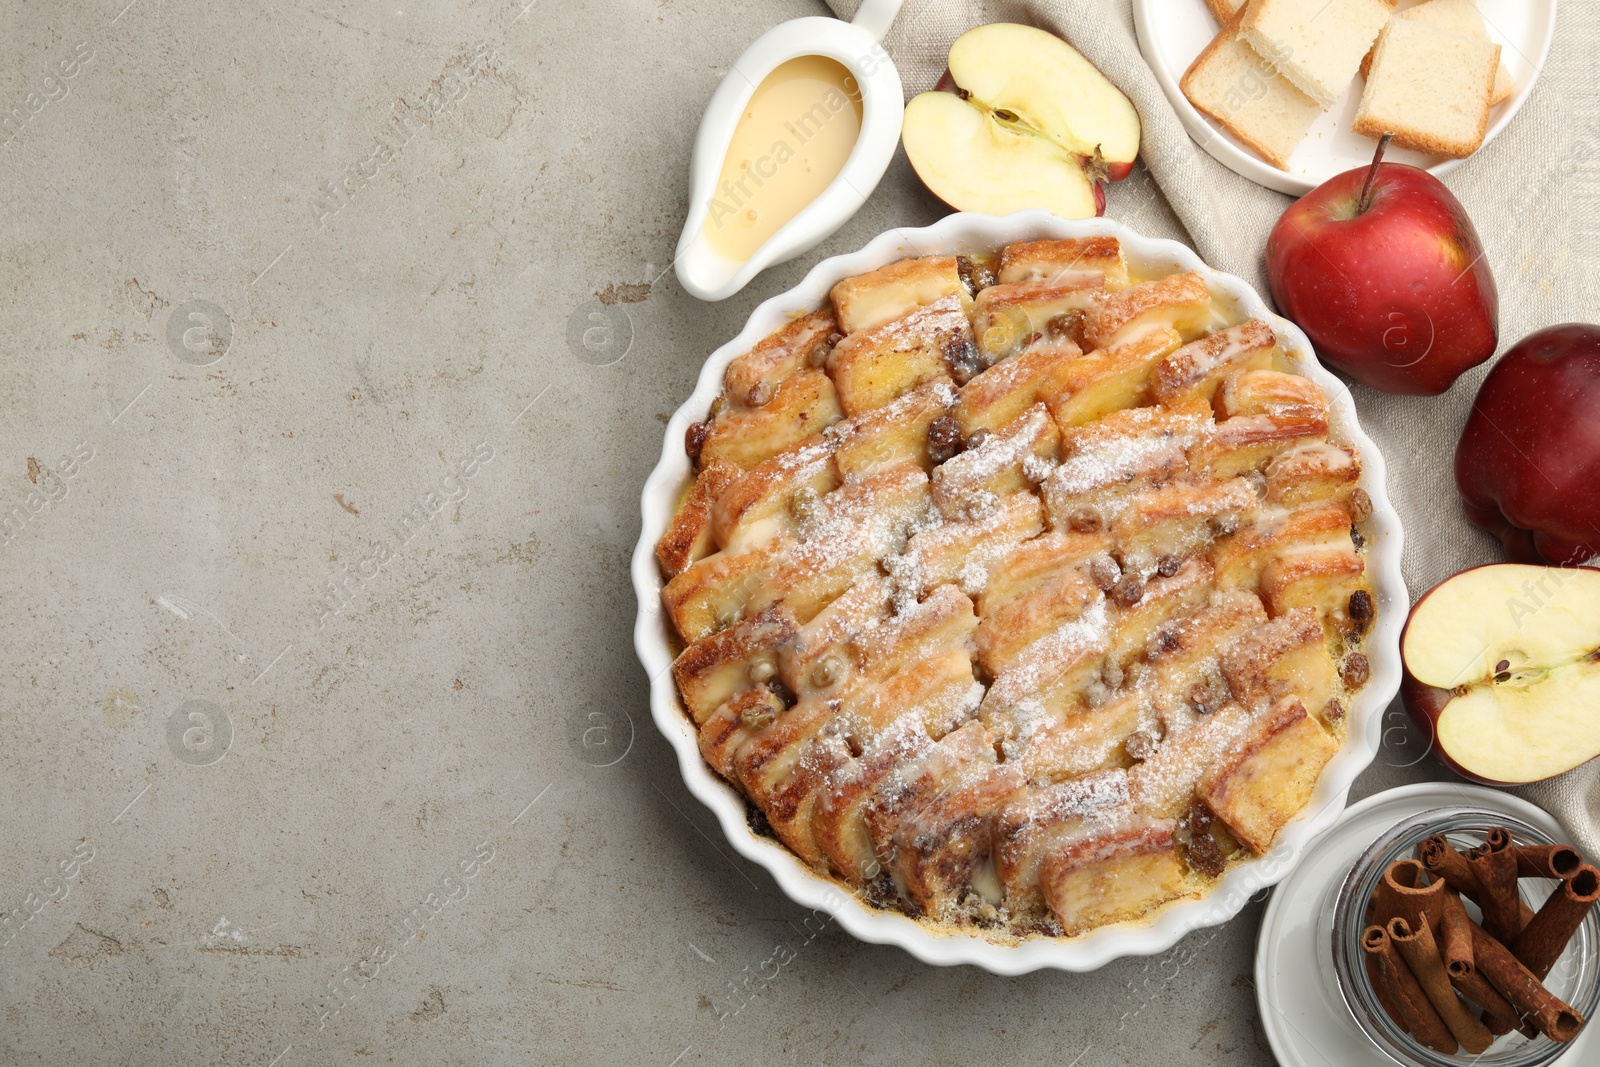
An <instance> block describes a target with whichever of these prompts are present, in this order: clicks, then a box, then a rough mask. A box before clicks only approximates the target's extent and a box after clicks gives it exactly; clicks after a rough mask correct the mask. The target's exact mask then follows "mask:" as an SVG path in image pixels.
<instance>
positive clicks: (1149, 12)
mask: <svg viewBox="0 0 1600 1067" xmlns="http://www.w3.org/2000/svg"><path fill="white" fill-rule="evenodd" d="M1415 3H1416V0H1401V2H1400V4H1399V8H1400V9H1404V8H1408V7H1412V6H1414V5H1415ZM1477 5H1478V13H1479V14H1481V15H1482V16H1483V22H1484V27H1485V29H1487V30H1488V33H1489V39H1490V40H1492V41H1494V42H1495V43H1496V44H1498V45H1499V46H1500V61H1501V63H1502V64H1503V65H1504V66H1505V68H1506V73H1508V74H1509V75H1511V80H1512V82H1513V84H1514V85H1515V91H1514V92H1512V94H1511V98H1510V99H1509V100H1507V101H1506V102H1505V103H1503V104H1501V105H1500V106H1499V107H1496V108H1495V109H1494V110H1493V111H1491V112H1490V113H1489V130H1488V134H1487V135H1486V136H1485V137H1484V140H1483V143H1484V144H1488V143H1489V142H1490V141H1492V140H1494V139H1495V136H1496V135H1497V134H1498V133H1499V132H1500V131H1501V130H1503V129H1505V127H1506V124H1507V123H1509V122H1510V121H1511V119H1512V117H1513V116H1515V115H1516V113H1517V110H1518V109H1519V108H1521V107H1522V102H1523V101H1524V100H1526V99H1527V98H1528V94H1529V93H1530V92H1532V91H1533V83H1534V82H1535V81H1536V80H1537V79H1538V77H1539V71H1540V70H1542V69H1543V68H1544V60H1545V56H1546V55H1548V54H1549V52H1550V42H1551V41H1552V40H1553V39H1554V38H1555V29H1556V0H1477ZM1133 24H1134V28H1135V30H1136V31H1137V32H1138V35H1139V51H1140V52H1141V53H1143V54H1144V59H1145V62H1146V63H1149V64H1150V67H1151V69H1152V70H1154V71H1155V75H1156V80H1157V81H1158V82H1160V83H1161V90H1162V91H1163V92H1164V93H1166V94H1167V99H1168V100H1170V101H1172V106H1173V107H1174V108H1176V109H1177V112H1178V117H1179V118H1180V119H1182V120H1183V125H1184V127H1185V128H1186V129H1188V131H1189V136H1191V137H1193V138H1194V140H1195V143H1196V144H1198V145H1199V146H1200V147H1201V148H1204V149H1205V150H1206V151H1207V152H1209V153H1210V154H1211V155H1212V156H1213V157H1215V158H1216V160H1217V161H1218V162H1220V163H1221V164H1222V165H1223V166H1225V167H1227V168H1228V169H1229V170H1232V171H1234V172H1236V173H1238V174H1242V175H1244V176H1245V177H1246V178H1249V179H1250V180H1251V181H1253V182H1255V183H1256V184H1257V185H1264V186H1266V187H1267V188H1268V189H1276V190H1278V191H1279V192H1280V193H1288V194H1290V195H1291V196H1301V195H1303V194H1305V193H1309V192H1310V191H1311V190H1312V189H1314V188H1316V187H1317V186H1318V185H1321V184H1322V183H1323V182H1325V181H1327V180H1328V179H1329V178H1331V177H1333V176H1334V175H1335V174H1343V173H1344V172H1345V171H1347V170H1353V169H1354V168H1356V167H1364V166H1366V165H1367V164H1368V163H1370V162H1372V150H1373V148H1375V147H1376V142H1374V141H1372V140H1371V139H1369V138H1366V137H1362V136H1361V135H1360V134H1357V133H1354V132H1352V131H1351V129H1350V122H1351V120H1352V119H1354V118H1355V114H1356V105H1357V104H1359V103H1360V102H1361V88H1362V79H1361V76H1360V75H1359V74H1358V75H1356V79H1355V85H1354V86H1353V87H1352V88H1351V89H1350V91H1349V92H1347V93H1346V94H1345V95H1344V96H1343V97H1342V98H1341V99H1340V100H1339V102H1338V103H1336V104H1334V105H1333V107H1331V108H1329V109H1328V110H1327V111H1324V112H1323V113H1322V116H1321V117H1320V118H1318V119H1317V121H1316V122H1315V123H1314V124H1313V125H1312V127H1311V131H1310V132H1309V133H1307V134H1306V139H1305V140H1304V141H1302V142H1300V146H1299V147H1298V148H1296V149H1295V151H1294V154H1293V155H1292V156H1290V157H1289V169H1288V170H1287V171H1282V170H1279V169H1278V168H1277V167H1274V166H1273V165H1272V164H1270V163H1268V162H1266V161H1264V160H1263V159H1262V158H1261V157H1260V156H1258V155H1256V154H1255V153H1254V152H1252V151H1250V150H1249V149H1248V148H1245V147H1244V146H1243V145H1242V144H1240V143H1239V142H1238V141H1236V140H1234V139H1233V136H1232V135H1231V134H1229V133H1228V132H1227V131H1225V130H1223V129H1222V128H1221V127H1220V126H1218V125H1217V124H1216V123H1214V122H1212V121H1211V120H1210V119H1209V118H1207V117H1206V116H1204V115H1202V114H1200V112H1198V111H1196V110H1195V108H1194V105H1193V104H1191V103H1189V100H1188V98H1187V97H1186V96H1184V95H1183V90H1181V89H1179V88H1178V80H1179V79H1180V78H1182V77H1183V72H1184V71H1186V70H1188V69H1189V64H1190V63H1193V62H1194V57H1195V56H1197V55H1199V54H1200V52H1201V50H1202V49H1204V48H1205V46H1206V45H1208V44H1210V43H1211V39H1212V38H1213V37H1215V36H1216V34H1217V22H1216V20H1215V19H1213V18H1212V17H1211V12H1210V11H1208V10H1207V9H1206V5H1205V3H1204V0H1133ZM1384 158H1385V159H1387V160H1388V161H1390V162H1391V163H1410V164H1411V165H1412V166H1416V167H1426V168H1427V169H1428V170H1429V171H1431V172H1433V173H1434V174H1435V175H1441V174H1444V173H1445V172H1446V171H1450V170H1454V169H1455V168H1456V167H1458V166H1460V165H1461V163H1462V162H1463V160H1459V159H1442V158H1440V157H1438V156H1428V155H1424V154H1422V153H1420V152H1408V151H1405V150H1402V149H1398V148H1392V147H1391V148H1390V149H1389V151H1388V152H1387V153H1386V154H1385V156H1384ZM1468 158H1471V157H1470V156H1469V157H1468Z"/></svg>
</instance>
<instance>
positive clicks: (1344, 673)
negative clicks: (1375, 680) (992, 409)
mask: <svg viewBox="0 0 1600 1067" xmlns="http://www.w3.org/2000/svg"><path fill="white" fill-rule="evenodd" d="M1371 674H1372V668H1371V665H1370V664H1368V663H1367V657H1365V656H1363V655H1362V654H1361V653H1359V652H1356V653H1353V654H1351V655H1349V656H1346V657H1345V660H1344V663H1342V664H1340V666H1339V678H1340V680H1341V681H1343V682H1344V684H1345V685H1346V686H1348V687H1349V688H1351V689H1360V688H1361V687H1362V686H1364V685H1366V684H1367V679H1368V678H1369V677H1370V676H1371Z"/></svg>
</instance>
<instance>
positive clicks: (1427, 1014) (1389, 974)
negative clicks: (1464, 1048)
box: [1361, 926, 1459, 1056]
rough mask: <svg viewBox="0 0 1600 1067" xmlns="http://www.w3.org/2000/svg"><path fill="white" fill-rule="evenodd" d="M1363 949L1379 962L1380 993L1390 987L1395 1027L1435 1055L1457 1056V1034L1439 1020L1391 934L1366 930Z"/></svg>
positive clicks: (1437, 1014) (1389, 993)
mask: <svg viewBox="0 0 1600 1067" xmlns="http://www.w3.org/2000/svg"><path fill="white" fill-rule="evenodd" d="M1361 948H1362V949H1363V950H1364V951H1365V952H1366V954H1367V956H1368V957H1369V958H1373V959H1376V960H1377V961H1378V962H1377V966H1378V972H1379V976H1380V986H1379V988H1380V990H1381V989H1382V988H1383V987H1384V986H1387V992H1388V1001H1389V1002H1392V1003H1393V1004H1394V1005H1395V1014H1394V1015H1392V1016H1391V1018H1393V1019H1394V1021H1395V1023H1396V1025H1398V1026H1399V1027H1400V1028H1401V1029H1402V1030H1404V1031H1405V1032H1406V1033H1408V1034H1410V1035H1411V1036H1412V1037H1414V1038H1415V1039H1416V1040H1417V1041H1418V1043H1420V1044H1422V1045H1425V1046H1427V1047H1428V1048H1431V1049H1433V1050H1434V1051H1435V1052H1441V1053H1443V1054H1444V1055H1446V1056H1450V1055H1454V1054H1455V1052H1456V1049H1457V1048H1458V1047H1459V1046H1458V1045H1457V1044H1456V1039H1455V1035H1454V1034H1452V1033H1451V1032H1450V1028H1449V1027H1448V1026H1446V1025H1445V1024H1444V1020H1443V1019H1441V1018H1439V1012H1438V1010H1437V1009H1435V1008H1434V1006H1433V1002H1432V1001H1430V1000H1429V999H1428V995H1427V994H1426V993H1424V992H1423V990H1422V986H1421V985H1420V984H1419V983H1418V982H1417V978H1416V975H1414V974H1412V973H1411V968H1409V967H1408V966H1406V961H1405V960H1404V959H1402V958H1401V957H1400V953H1399V952H1398V951H1397V950H1396V949H1395V947H1394V941H1393V940H1392V939H1391V938H1390V936H1389V931H1388V930H1385V929H1384V928H1383V927H1381V926H1369V927H1367V928H1366V930H1365V931H1364V932H1363V933H1362V935H1361ZM1378 999H1379V1000H1380V1001H1384V1000H1385V997H1384V994H1383V993H1382V992H1380V993H1379V994H1378ZM1385 1009H1386V1010H1387V1004H1386V1005H1385Z"/></svg>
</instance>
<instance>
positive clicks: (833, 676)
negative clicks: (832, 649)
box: [811, 655, 844, 689]
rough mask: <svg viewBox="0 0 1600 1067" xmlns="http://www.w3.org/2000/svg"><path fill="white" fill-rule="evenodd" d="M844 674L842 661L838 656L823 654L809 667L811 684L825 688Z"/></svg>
mask: <svg viewBox="0 0 1600 1067" xmlns="http://www.w3.org/2000/svg"><path fill="white" fill-rule="evenodd" d="M843 676H844V663H843V661H841V660H840V659H839V657H838V656H834V655H828V656H824V657H823V658H822V659H821V660H819V661H818V663H817V665H816V666H815V667H813V668H811V684H812V685H814V686H816V687H817V688H818V689H826V688H828V687H829V686H830V685H832V684H833V683H835V682H837V681H838V680H839V679H840V678H842V677H843Z"/></svg>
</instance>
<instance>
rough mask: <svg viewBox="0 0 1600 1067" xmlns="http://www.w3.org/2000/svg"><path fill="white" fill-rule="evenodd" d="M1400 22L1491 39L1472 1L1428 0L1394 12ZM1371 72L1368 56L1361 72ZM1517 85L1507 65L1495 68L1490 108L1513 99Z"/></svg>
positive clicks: (1363, 61)
mask: <svg viewBox="0 0 1600 1067" xmlns="http://www.w3.org/2000/svg"><path fill="white" fill-rule="evenodd" d="M1394 17H1395V18H1397V19H1416V20H1417V21H1418V22H1431V23H1433V24H1434V25H1435V26H1438V27H1439V28H1440V29H1442V30H1450V31H1452V32H1454V33H1464V34H1466V35H1467V36H1468V37H1477V38H1479V39H1481V40H1485V41H1487V40H1489V29H1488V27H1487V26H1485V25H1484V22H1483V15H1482V14H1480V13H1479V12H1478V5H1477V4H1475V3H1474V2H1473V0H1425V2H1424V3H1421V4H1418V5H1417V6H1416V7H1408V8H1406V9H1405V10H1404V11H1399V12H1396V13H1395V16H1394ZM1371 72H1372V53H1371V52H1368V53H1367V58H1365V59H1363V60H1362V61H1361V73H1362V74H1370V73H1371ZM1516 88H1517V86H1516V83H1515V82H1513V81H1512V80H1511V75H1510V73H1509V72H1507V70H1506V65H1505V64H1504V63H1501V64H1500V66H1499V67H1497V68H1496V69H1495V75H1494V96H1493V97H1492V98H1491V99H1490V101H1489V106H1490V107H1495V106H1498V105H1500V104H1503V103H1505V102H1506V101H1507V100H1509V99H1511V94H1512V93H1513V92H1515V91H1516Z"/></svg>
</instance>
